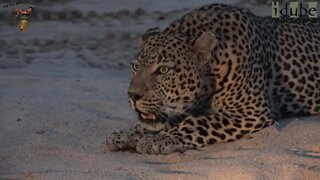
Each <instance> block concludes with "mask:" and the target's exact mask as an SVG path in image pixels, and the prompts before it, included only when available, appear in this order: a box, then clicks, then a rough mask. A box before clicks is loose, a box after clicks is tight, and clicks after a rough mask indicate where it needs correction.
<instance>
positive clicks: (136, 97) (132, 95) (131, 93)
mask: <svg viewBox="0 0 320 180" xmlns="http://www.w3.org/2000/svg"><path fill="white" fill-rule="evenodd" d="M128 95H129V97H130V98H131V99H132V101H134V102H136V101H138V100H139V99H141V98H142V96H143V94H140V93H139V92H137V91H134V90H130V89H129V91H128Z"/></svg>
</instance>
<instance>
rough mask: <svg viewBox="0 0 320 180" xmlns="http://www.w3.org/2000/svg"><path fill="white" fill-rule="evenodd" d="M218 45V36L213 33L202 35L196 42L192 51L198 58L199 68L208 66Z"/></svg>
mask: <svg viewBox="0 0 320 180" xmlns="http://www.w3.org/2000/svg"><path fill="white" fill-rule="evenodd" d="M216 45H217V39H216V36H215V35H214V34H213V33H211V32H204V33H202V35H201V36H200V37H199V38H198V39H197V40H196V41H195V42H194V44H193V48H192V50H193V52H194V53H195V55H196V56H197V57H198V58H197V61H198V63H197V64H198V65H199V66H202V65H204V64H206V63H207V62H208V61H209V60H210V59H211V56H212V54H211V53H212V51H213V49H214V48H215V47H216Z"/></svg>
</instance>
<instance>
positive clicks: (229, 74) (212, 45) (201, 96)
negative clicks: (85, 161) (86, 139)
mask: <svg viewBox="0 0 320 180" xmlns="http://www.w3.org/2000/svg"><path fill="white" fill-rule="evenodd" d="M140 45H141V50H140V52H139V53H138V55H137V56H136V58H135V59H134V60H133V62H132V73H131V84H130V87H129V90H128V95H129V103H130V104H131V106H132V107H133V108H134V109H135V110H136V112H137V114H138V116H139V119H140V123H138V124H136V125H134V126H133V127H132V128H130V129H129V130H127V131H120V132H114V133H112V134H111V135H110V136H109V137H108V138H107V146H108V147H109V149H110V150H125V149H135V150H136V151H137V152H139V153H148V154H169V153H172V152H176V151H179V152H184V151H186V150H188V149H197V148H200V147H203V146H205V145H207V144H214V143H219V142H229V141H234V140H237V139H240V138H242V137H244V136H246V135H248V134H250V133H254V132H257V131H259V130H261V129H262V128H265V127H267V126H270V125H272V124H273V123H274V121H275V120H276V119H278V118H282V117H288V116H298V115H307V114H320V51H319V50H320V23H319V20H318V19H314V20H313V21H312V22H310V21H306V20H305V19H300V20H299V19H298V20H296V21H295V22H290V21H289V20H286V19H279V20H275V19H272V18H271V17H258V16H255V15H254V14H252V13H251V12H250V11H248V10H246V9H241V8H237V7H233V6H230V5H222V4H212V5H208V6H204V7H201V8H199V9H196V10H194V11H192V12H190V13H189V14H186V15H185V16H183V17H182V18H181V19H179V20H177V21H175V22H173V23H172V24H171V25H170V26H169V27H168V28H166V29H165V30H164V31H162V32H161V31H160V30H159V29H158V28H152V29H149V30H147V31H146V32H145V33H144V34H143V35H142V37H141V42H140Z"/></svg>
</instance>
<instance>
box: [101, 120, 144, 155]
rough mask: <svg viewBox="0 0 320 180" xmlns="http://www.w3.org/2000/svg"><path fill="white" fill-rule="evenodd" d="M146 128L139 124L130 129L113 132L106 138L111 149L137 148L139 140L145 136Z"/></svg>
mask: <svg viewBox="0 0 320 180" xmlns="http://www.w3.org/2000/svg"><path fill="white" fill-rule="evenodd" d="M144 131H145V129H144V128H143V127H142V126H141V125H140V124H139V123H137V124H135V125H133V126H132V127H131V128H130V129H128V130H123V131H119V132H112V133H111V134H110V135H109V136H108V137H107V140H106V143H107V147H108V148H109V150H110V151H117V150H128V149H135V148H136V145H137V143H138V141H139V140H140V139H141V138H142V137H143V136H144V134H145V132H144Z"/></svg>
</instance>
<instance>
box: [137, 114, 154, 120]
mask: <svg viewBox="0 0 320 180" xmlns="http://www.w3.org/2000/svg"><path fill="white" fill-rule="evenodd" d="M140 115H141V117H142V118H143V119H145V120H148V119H150V120H156V119H157V117H156V115H155V114H144V113H141V114H140Z"/></svg>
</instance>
